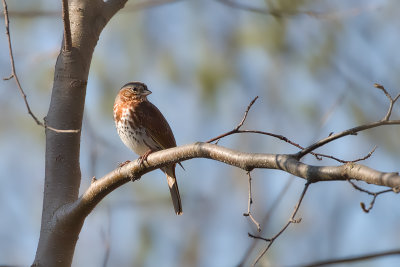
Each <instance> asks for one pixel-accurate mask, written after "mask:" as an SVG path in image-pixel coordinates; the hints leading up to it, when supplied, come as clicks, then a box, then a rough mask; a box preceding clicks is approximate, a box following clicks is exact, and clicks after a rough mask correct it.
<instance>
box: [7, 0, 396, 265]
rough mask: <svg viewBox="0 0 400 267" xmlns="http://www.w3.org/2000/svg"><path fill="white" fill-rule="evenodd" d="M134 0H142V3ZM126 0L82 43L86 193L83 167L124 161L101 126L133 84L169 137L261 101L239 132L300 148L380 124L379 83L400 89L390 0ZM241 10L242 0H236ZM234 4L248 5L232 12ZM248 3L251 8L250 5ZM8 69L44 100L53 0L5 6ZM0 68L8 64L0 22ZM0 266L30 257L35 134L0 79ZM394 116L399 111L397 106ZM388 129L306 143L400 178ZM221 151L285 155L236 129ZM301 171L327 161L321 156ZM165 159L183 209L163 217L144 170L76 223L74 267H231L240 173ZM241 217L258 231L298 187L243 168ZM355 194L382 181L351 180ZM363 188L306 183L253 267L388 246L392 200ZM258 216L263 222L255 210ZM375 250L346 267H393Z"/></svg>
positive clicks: (198, 131)
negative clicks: (89, 43)
mask: <svg viewBox="0 0 400 267" xmlns="http://www.w3.org/2000/svg"><path fill="white" fill-rule="evenodd" d="M143 3H145V4H143ZM146 3H147V2H146V1H144V0H143V2H137V1H129V2H128V4H127V5H126V7H125V9H124V10H122V11H120V12H119V13H118V14H117V15H116V16H115V17H114V18H113V19H112V20H111V22H110V23H109V24H108V25H107V27H106V28H105V30H104V32H103V33H102V35H101V38H100V40H99V42H98V45H97V48H96V50H95V53H94V56H93V61H92V65H91V71H90V76H89V80H88V87H87V98H86V109H85V115H84V116H85V117H84V123H83V131H82V144H81V169H82V185H81V192H83V191H84V190H85V189H86V188H87V187H88V185H89V184H90V180H91V178H92V177H93V176H96V177H97V178H100V177H102V176H103V175H105V174H106V173H108V172H110V171H112V170H113V169H114V168H116V166H117V165H118V163H120V162H123V161H125V160H128V159H130V160H133V159H135V158H136V157H137V156H136V155H134V154H133V153H132V152H131V151H130V150H129V149H128V148H126V147H125V146H124V145H123V144H122V142H121V141H120V139H119V137H118V135H117V133H116V130H115V126H114V122H113V119H112V106H113V102H114V98H115V95H116V94H117V92H118V89H119V88H120V87H121V86H122V85H123V84H125V83H126V82H128V81H133V80H139V81H143V82H145V83H146V84H147V85H148V87H149V89H150V90H151V91H152V92H153V94H152V95H150V97H149V99H150V101H151V102H152V103H154V104H155V105H156V106H157V107H158V108H159V109H160V110H161V111H162V112H163V114H164V116H165V117H166V118H167V120H168V121H169V123H170V125H171V127H172V129H173V131H174V133H175V137H176V140H177V143H178V145H179V144H180V145H182V144H189V143H193V142H196V141H205V140H208V139H210V138H212V137H215V136H217V135H219V134H222V133H224V132H226V131H229V130H231V129H232V128H234V127H235V126H236V125H237V124H238V123H239V121H240V120H241V118H242V116H243V112H244V110H245V109H246V107H247V105H248V104H249V103H250V101H251V100H252V99H253V98H254V97H255V96H259V99H258V100H257V102H256V103H255V104H254V106H253V108H252V109H251V111H250V113H249V116H248V119H247V120H246V123H245V125H244V127H243V129H255V130H262V131H268V132H272V133H275V134H281V135H284V136H286V137H287V138H290V139H291V140H292V141H294V142H296V143H299V144H300V145H303V146H306V145H309V144H311V143H312V142H314V141H316V140H319V139H321V138H324V137H326V136H328V135H329V133H331V132H339V131H342V130H345V129H347V128H351V127H353V126H356V125H360V124H364V123H368V122H371V121H375V120H379V119H381V118H382V117H383V116H384V115H385V114H386V110H387V108H388V101H387V99H386V97H385V95H384V94H383V93H382V92H381V91H379V90H377V89H376V88H374V87H373V84H374V83H381V84H382V85H384V86H385V88H386V89H387V90H388V91H389V92H390V93H391V94H392V95H395V94H397V93H399V90H400V86H399V84H400V76H399V70H400V57H399V56H398V54H397V51H398V47H399V43H400V35H399V29H400V18H399V15H398V14H399V12H400V2H399V1H397V0H351V1H349V0H336V1H330V0H319V1H316V0H300V1H293V0H281V1H275V0H265V1H257V0H254V1H244V0H243V1H241V0H219V1H218V0H203V1H189V0H186V1H173V0H172V1H168V2H166V1H158V2H154V1H151V2H150V4H154V5H148V4H146ZM237 3H239V4H237ZM244 5H246V6H244ZM247 5H248V6H247ZM8 8H9V12H10V20H11V21H10V23H11V37H12V41H13V49H14V55H15V62H16V67H17V73H18V74H19V77H20V80H21V83H22V86H23V88H24V89H25V91H26V93H27V95H28V100H29V102H30V104H31V107H32V109H33V111H34V113H35V114H36V115H37V117H39V118H43V117H44V116H45V115H46V113H47V110H48V107H49V100H50V95H51V88H52V79H53V74H54V65H55V61H56V57H57V54H58V52H59V49H60V44H61V40H62V32H63V30H62V21H61V16H60V12H61V1H50V0H36V1H25V0H14V1H9V3H8ZM0 26H1V27H3V31H2V34H0V49H1V51H2V53H1V54H0V64H1V77H8V76H9V75H10V73H11V71H10V63H9V54H8V44H7V39H6V35H5V34H4V32H5V30H4V22H2V24H1V25H0ZM0 84H1V85H0V88H1V89H0V107H1V113H0V173H1V175H0V213H1V214H2V216H1V219H0V264H10V265H24V266H26V265H30V264H31V263H32V261H33V259H34V255H35V251H36V246H37V242H38V238H39V230H40V218H41V208H42V200H43V197H42V192H43V183H44V181H43V180H44V151H45V135H44V130H43V129H42V128H41V127H39V126H37V125H36V124H35V123H34V121H33V120H32V119H31V117H30V116H29V115H28V114H27V111H26V108H25V106H24V103H23V100H22V98H21V96H20V94H19V92H18V90H17V87H16V85H15V82H14V81H13V80H11V81H2V82H1V83H0ZM393 118H399V109H398V106H396V107H395V109H394V111H393ZM398 135H399V128H398V127H396V126H386V127H381V128H378V129H374V130H370V131H366V132H363V133H361V134H359V135H358V136H350V137H346V138H343V139H341V140H338V141H335V142H333V143H331V144H329V145H327V146H325V147H324V148H321V149H319V150H318V152H321V153H326V154H330V155H333V156H335V157H339V158H341V159H345V160H353V159H356V158H361V157H363V156H365V155H366V154H368V152H369V151H371V150H372V148H373V147H374V146H375V145H376V146H377V150H376V152H375V153H374V154H373V156H372V157H371V158H369V159H367V160H366V161H364V163H363V164H366V165H368V166H370V167H372V168H376V169H378V170H381V171H388V172H391V171H399V155H400V153H399V151H400V143H399V142H398V140H399V139H398ZM219 144H220V145H222V146H226V147H230V148H233V149H237V150H241V151H248V152H264V153H293V152H296V151H297V149H295V148H294V147H292V146H290V145H288V144H287V143H284V142H282V141H280V140H277V139H274V138H270V137H266V136H258V135H235V136H230V137H227V138H225V139H223V140H222V141H221V142H220V143H219ZM304 162H306V163H309V164H314V165H339V163H338V162H335V161H332V160H328V159H324V160H323V161H322V162H319V161H318V162H317V161H316V160H315V158H313V157H311V156H307V157H306V158H305V159H304ZM183 165H184V167H185V169H186V170H185V171H184V170H182V169H181V168H177V175H178V179H179V187H180V191H181V195H182V200H183V210H184V213H183V215H182V216H176V215H175V214H174V212H173V207H172V203H171V200H170V195H169V192H168V188H167V183H166V179H165V176H164V175H163V174H162V172H161V171H154V172H152V173H149V174H146V175H145V176H144V177H143V178H142V179H141V180H140V181H138V182H135V183H128V184H126V185H124V186H122V187H120V188H119V189H118V190H115V191H114V192H113V193H111V194H110V195H109V196H107V197H106V198H105V199H104V200H103V201H102V202H101V203H100V205H98V206H97V207H96V209H95V210H94V211H93V212H92V213H91V214H90V216H89V217H88V218H87V219H86V222H85V225H84V227H83V229H82V232H81V234H80V238H79V241H78V244H77V247H76V252H75V257H74V262H73V266H88V267H90V266H210V267H211V266H218V267H221V266H222V267H223V266H237V265H238V264H239V263H243V264H244V266H248V265H251V264H252V263H253V261H254V260H255V259H256V258H257V256H258V254H259V253H260V252H261V251H262V250H263V249H264V247H265V245H266V244H265V243H264V242H262V241H257V242H255V243H254V240H253V239H251V238H249V237H248V235H247V233H248V232H250V233H254V234H255V233H256V229H255V226H254V224H252V223H251V222H249V220H248V218H246V217H243V213H244V212H246V211H247V200H248V180H247V176H246V172H245V171H243V170H240V169H237V168H234V167H230V166H227V165H224V164H222V163H218V162H214V161H211V160H205V159H194V160H190V161H187V162H184V163H183ZM252 177H253V201H254V204H253V206H252V209H253V211H252V212H253V216H254V217H255V218H256V219H257V220H258V221H259V222H262V221H264V222H265V223H264V224H263V225H262V235H263V236H264V237H267V238H268V237H271V236H273V235H275V234H276V233H277V232H278V231H279V230H280V228H281V227H282V226H283V225H284V224H285V223H286V222H287V220H288V219H289V217H290V215H291V213H292V211H293V207H294V205H295V204H296V202H297V201H298V198H299V196H300V194H301V191H302V189H303V186H304V183H305V181H304V180H303V179H300V178H296V177H293V176H290V175H288V174H286V173H283V172H280V171H275V170H255V171H253V172H252ZM358 185H360V186H363V187H364V188H366V189H369V190H372V191H379V190H383V189H385V188H380V187H376V186H368V185H366V184H362V183H358ZM370 201H371V197H370V196H368V195H366V194H364V193H361V192H359V191H356V190H354V189H353V188H352V186H351V185H350V184H349V183H347V182H329V183H317V184H313V185H312V186H311V187H310V188H309V191H308V193H307V194H306V196H305V199H304V201H303V204H302V206H301V208H300V210H299V212H298V217H301V218H302V221H301V223H300V224H294V225H291V226H290V227H289V229H287V231H286V232H285V233H284V234H283V235H282V236H281V237H280V238H279V239H278V240H277V241H276V242H275V243H274V245H273V246H272V248H271V249H270V250H269V251H268V253H267V254H266V255H265V256H264V257H263V258H262V259H261V261H260V264H259V266H289V265H290V266H293V265H298V264H302V263H309V262H312V261H316V260H324V259H329V258H336V257H344V256H350V255H357V254H363V253H371V252H379V251H384V250H389V249H394V248H399V247H400V230H399V227H398V222H399V220H400V210H399V209H398V208H396V207H398V201H399V198H398V196H397V195H395V194H393V193H391V194H384V195H381V196H379V197H378V199H377V200H376V203H375V206H374V208H373V209H372V210H371V212H370V213H368V214H367V213H364V212H363V211H362V210H361V208H360V202H365V203H366V205H367V206H368V205H369V202H370ZM266 216H267V218H266V219H265V217H266ZM398 260H399V258H398V257H396V256H394V257H386V258H381V259H376V260H373V261H369V262H367V264H366V263H365V262H363V263H359V264H354V265H353V266H394V265H396V264H395V263H396V262H398Z"/></svg>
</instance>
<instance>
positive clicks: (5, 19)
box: [2, 0, 80, 133]
mask: <svg viewBox="0 0 400 267" xmlns="http://www.w3.org/2000/svg"><path fill="white" fill-rule="evenodd" d="M2 2H3V14H4V21H5V27H6V35H7V40H8V50H9V54H10V62H11V75H10V76H9V77H7V78H5V79H3V80H10V79H12V78H14V80H15V82H16V84H17V87H18V89H19V92H20V93H21V96H22V98H23V99H24V102H25V106H26V109H27V110H28V114H29V115H30V116H31V117H32V119H33V120H34V121H35V122H36V124H37V125H39V126H42V127H44V128H46V129H49V130H52V131H55V132H58V133H79V131H80V130H79V129H77V130H60V129H55V128H53V127H50V126H48V125H46V122H44V123H43V122H41V121H40V120H39V119H38V118H37V117H36V116H35V114H33V112H32V110H31V107H30V106H29V103H28V99H27V96H26V94H25V91H24V90H23V89H22V86H21V83H20V82H19V78H18V75H17V71H16V70H15V62H14V54H13V50H12V44H11V34H10V26H9V24H10V20H9V18H8V9H7V3H6V0H2Z"/></svg>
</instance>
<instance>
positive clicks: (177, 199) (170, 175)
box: [164, 165, 182, 215]
mask: <svg viewBox="0 0 400 267" xmlns="http://www.w3.org/2000/svg"><path fill="white" fill-rule="evenodd" d="M164 172H165V174H166V175H167V182H168V187H169V191H170V193H171V198H172V203H173V204H174V209H175V213H176V215H181V214H182V202H181V196H180V195H179V189H178V182H177V181H176V176H175V165H173V166H168V167H166V168H165V169H164Z"/></svg>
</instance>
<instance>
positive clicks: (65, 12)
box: [62, 0, 72, 52]
mask: <svg viewBox="0 0 400 267" xmlns="http://www.w3.org/2000/svg"><path fill="white" fill-rule="evenodd" d="M62 18H63V23H64V51H66V52H68V51H71V48H72V38H71V24H70V20H69V9H68V0H62Z"/></svg>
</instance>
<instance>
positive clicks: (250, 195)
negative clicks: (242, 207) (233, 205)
mask: <svg viewBox="0 0 400 267" xmlns="http://www.w3.org/2000/svg"><path fill="white" fill-rule="evenodd" d="M247 176H248V177H249V179H248V180H249V200H248V203H247V213H244V214H243V216H245V217H249V218H250V219H251V221H252V222H253V223H254V224H255V225H256V227H257V231H258V232H261V227H260V224H259V223H258V222H257V220H256V219H254V217H253V215H252V214H251V205H252V204H253V196H252V192H251V174H250V171H248V172H247Z"/></svg>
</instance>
